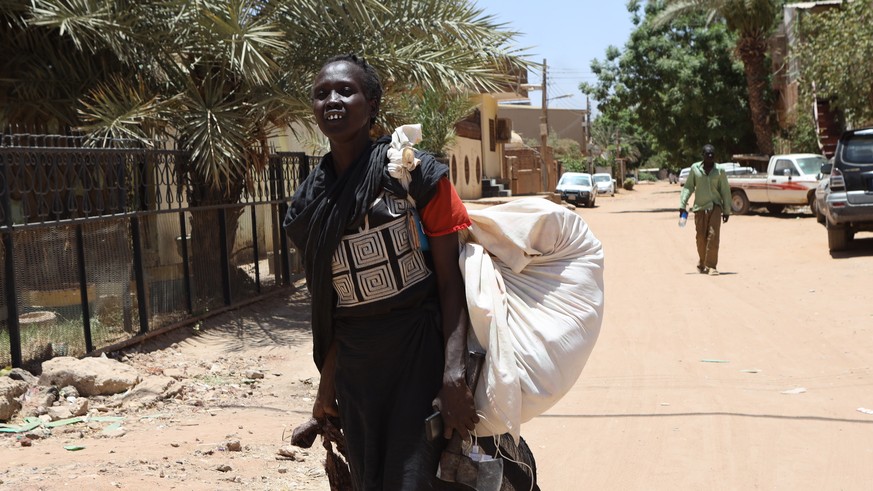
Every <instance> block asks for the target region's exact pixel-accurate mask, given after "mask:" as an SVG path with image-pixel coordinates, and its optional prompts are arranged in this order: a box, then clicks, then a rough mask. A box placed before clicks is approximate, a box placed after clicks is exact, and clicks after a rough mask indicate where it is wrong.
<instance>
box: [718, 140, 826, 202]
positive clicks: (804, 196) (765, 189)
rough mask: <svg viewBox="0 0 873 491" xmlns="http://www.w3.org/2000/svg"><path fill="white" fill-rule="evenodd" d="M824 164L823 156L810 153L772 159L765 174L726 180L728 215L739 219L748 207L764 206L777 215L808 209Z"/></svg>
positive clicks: (813, 199) (812, 200) (730, 177)
mask: <svg viewBox="0 0 873 491" xmlns="http://www.w3.org/2000/svg"><path fill="white" fill-rule="evenodd" d="M824 163H827V159H826V158H824V156H822V155H816V154H812V153H793V154H787V155H774V156H772V157H770V163H769V164H768V165H767V173H766V174H755V175H738V176H728V184H730V186H731V212H732V213H735V214H737V215H742V214H744V213H748V211H749V208H751V207H752V206H764V207H766V208H767V211H769V212H770V213H781V212H782V210H784V209H785V207H786V206H803V205H812V204H813V203H814V201H815V187H816V185H817V184H818V181H819V178H820V177H821V174H820V173H821V165H822V164H824Z"/></svg>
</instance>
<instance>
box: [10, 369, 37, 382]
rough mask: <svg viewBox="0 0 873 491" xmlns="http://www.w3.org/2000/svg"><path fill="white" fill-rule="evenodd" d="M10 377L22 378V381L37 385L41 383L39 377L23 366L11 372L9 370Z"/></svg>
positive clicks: (14, 378)
mask: <svg viewBox="0 0 873 491" xmlns="http://www.w3.org/2000/svg"><path fill="white" fill-rule="evenodd" d="M9 378H11V379H12V380H20V381H22V382H26V383H27V385H36V384H37V383H39V377H37V376H35V375H33V374H32V373H30V372H28V371H27V370H25V369H23V368H13V369H12V371H11V372H9Z"/></svg>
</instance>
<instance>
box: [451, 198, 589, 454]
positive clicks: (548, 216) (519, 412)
mask: <svg viewBox="0 0 873 491" xmlns="http://www.w3.org/2000/svg"><path fill="white" fill-rule="evenodd" d="M469 214H470V218H471V220H472V221H473V227H472V228H471V229H470V230H469V231H468V233H466V234H464V236H463V237H462V249H461V257H460V267H461V271H462V273H463V275H464V282H465V288H466V297H467V307H468V310H469V313H470V320H471V327H472V329H471V330H470V335H469V339H468V342H469V343H470V344H471V345H473V346H475V345H479V346H481V347H482V348H484V349H485V351H486V353H487V358H486V361H485V368H484V372H483V375H484V377H483V378H482V379H481V380H480V384H479V387H478V389H477V391H476V396H475V397H476V408H477V410H478V411H479V412H480V415H482V416H484V417H483V418H482V419H481V422H480V423H479V427H477V428H476V433H477V434H478V435H480V436H481V435H500V434H503V433H509V434H511V435H512V436H513V437H515V439H516V441H517V440H518V437H519V432H520V427H521V424H522V423H524V422H526V421H529V420H530V419H532V418H534V417H536V416H538V415H540V414H542V413H543V412H545V411H546V410H548V409H549V408H550V407H551V406H553V405H554V404H555V403H556V402H558V400H560V399H561V397H563V396H564V395H565V394H566V393H567V391H569V390H570V388H571V387H572V386H573V384H574V383H575V382H576V380H577V379H578V378H579V375H580V374H581V373H582V369H583V368H584V366H585V363H586V362H587V360H588V357H589V355H590V354H591V350H592V348H593V347H594V343H595V342H596V340H597V336H598V334H599V333H600V324H601V321H602V319H603V249H602V247H601V244H600V241H599V240H597V238H596V237H595V236H594V234H593V233H592V232H591V230H590V229H589V228H588V225H587V224H586V223H585V221H584V220H583V219H582V217H580V216H579V215H577V214H576V213H574V212H571V211H570V210H567V209H566V208H564V207H561V206H559V205H556V204H554V203H552V202H551V201H548V200H546V199H542V198H523V199H518V200H515V201H512V202H509V203H507V204H503V205H498V206H493V207H490V208H487V209H483V210H470V212H469Z"/></svg>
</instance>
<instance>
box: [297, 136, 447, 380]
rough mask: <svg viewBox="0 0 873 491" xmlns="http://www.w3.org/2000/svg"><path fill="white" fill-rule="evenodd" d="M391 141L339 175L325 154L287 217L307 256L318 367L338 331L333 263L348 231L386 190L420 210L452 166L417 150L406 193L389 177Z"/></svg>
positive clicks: (374, 147) (377, 146) (382, 142)
mask: <svg viewBox="0 0 873 491" xmlns="http://www.w3.org/2000/svg"><path fill="white" fill-rule="evenodd" d="M390 141H391V140H390V138H388V137H382V138H380V139H379V140H377V141H376V142H374V143H372V144H371V145H370V146H369V147H368V148H367V150H366V151H364V152H363V153H362V154H361V156H360V157H358V160H357V162H355V164H354V165H353V166H352V167H351V168H349V169H348V170H347V171H346V172H345V174H343V175H342V176H341V177H337V175H336V172H335V170H334V166H333V159H332V157H331V154H327V155H325V156H324V157H323V158H322V159H321V162H320V163H319V164H318V166H317V167H316V168H315V169H313V171H312V173H311V174H310V175H309V177H307V178H306V180H305V181H303V183H301V184H300V187H299V188H298V189H297V191H296V192H295V193H294V197H293V198H291V205H290V206H289V207H288V214H287V215H286V216H285V222H284V228H285V231H286V233H287V234H288V236H289V237H290V238H291V240H292V241H293V242H294V244H295V245H296V246H297V249H298V250H299V251H300V252H301V253H302V255H303V265H304V268H305V270H306V285H307V287H308V288H309V293H310V295H311V297H312V321H311V322H312V343H313V349H312V355H313V358H314V360H315V365H316V366H317V367H318V369H319V371H320V370H321V367H322V365H323V364H324V358H325V356H326V355H327V350H328V348H329V347H330V343H331V341H332V340H333V335H334V331H333V316H332V312H333V308H334V306H335V305H336V300H335V298H334V291H333V279H332V271H331V263H332V261H333V254H334V251H336V248H337V246H338V245H339V243H340V241H341V240H342V237H343V235H344V234H345V233H346V230H356V229H358V228H359V227H361V225H362V224H363V223H364V217H365V216H366V213H367V211H368V209H369V207H370V205H371V204H372V203H373V201H374V200H375V199H376V197H377V196H378V195H379V193H380V192H381V190H382V189H383V188H384V189H387V190H389V191H390V192H392V193H394V194H395V195H397V196H399V197H401V198H405V197H406V196H407V194H409V195H411V196H412V198H413V199H415V203H416V207H417V208H419V209H421V208H423V207H424V206H425V205H427V203H428V202H429V201H430V200H431V198H433V196H434V194H435V193H436V184H437V182H438V181H439V180H440V179H441V178H442V177H443V176H445V175H446V174H448V170H449V169H448V167H446V166H445V165H443V164H441V163H439V162H437V161H436V160H435V159H434V158H433V156H431V155H430V154H426V153H420V152H416V157H418V158H419V159H421V165H419V166H418V167H417V168H416V169H415V170H414V171H413V172H412V182H411V183H410V185H409V193H407V192H406V190H404V189H403V187H402V186H401V185H400V183H399V182H398V181H397V180H396V179H393V178H391V177H390V176H389V175H388V169H387V166H386V164H387V162H388V159H387V155H388V148H389V143H390Z"/></svg>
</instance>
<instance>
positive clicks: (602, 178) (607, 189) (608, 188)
mask: <svg viewBox="0 0 873 491" xmlns="http://www.w3.org/2000/svg"><path fill="white" fill-rule="evenodd" d="M592 178H593V179H594V185H595V186H596V187H597V193H598V194H608V195H610V196H615V179H613V178H612V176H611V175H609V174H607V173H606V172H600V173H597V174H594V175H593V176H592Z"/></svg>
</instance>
